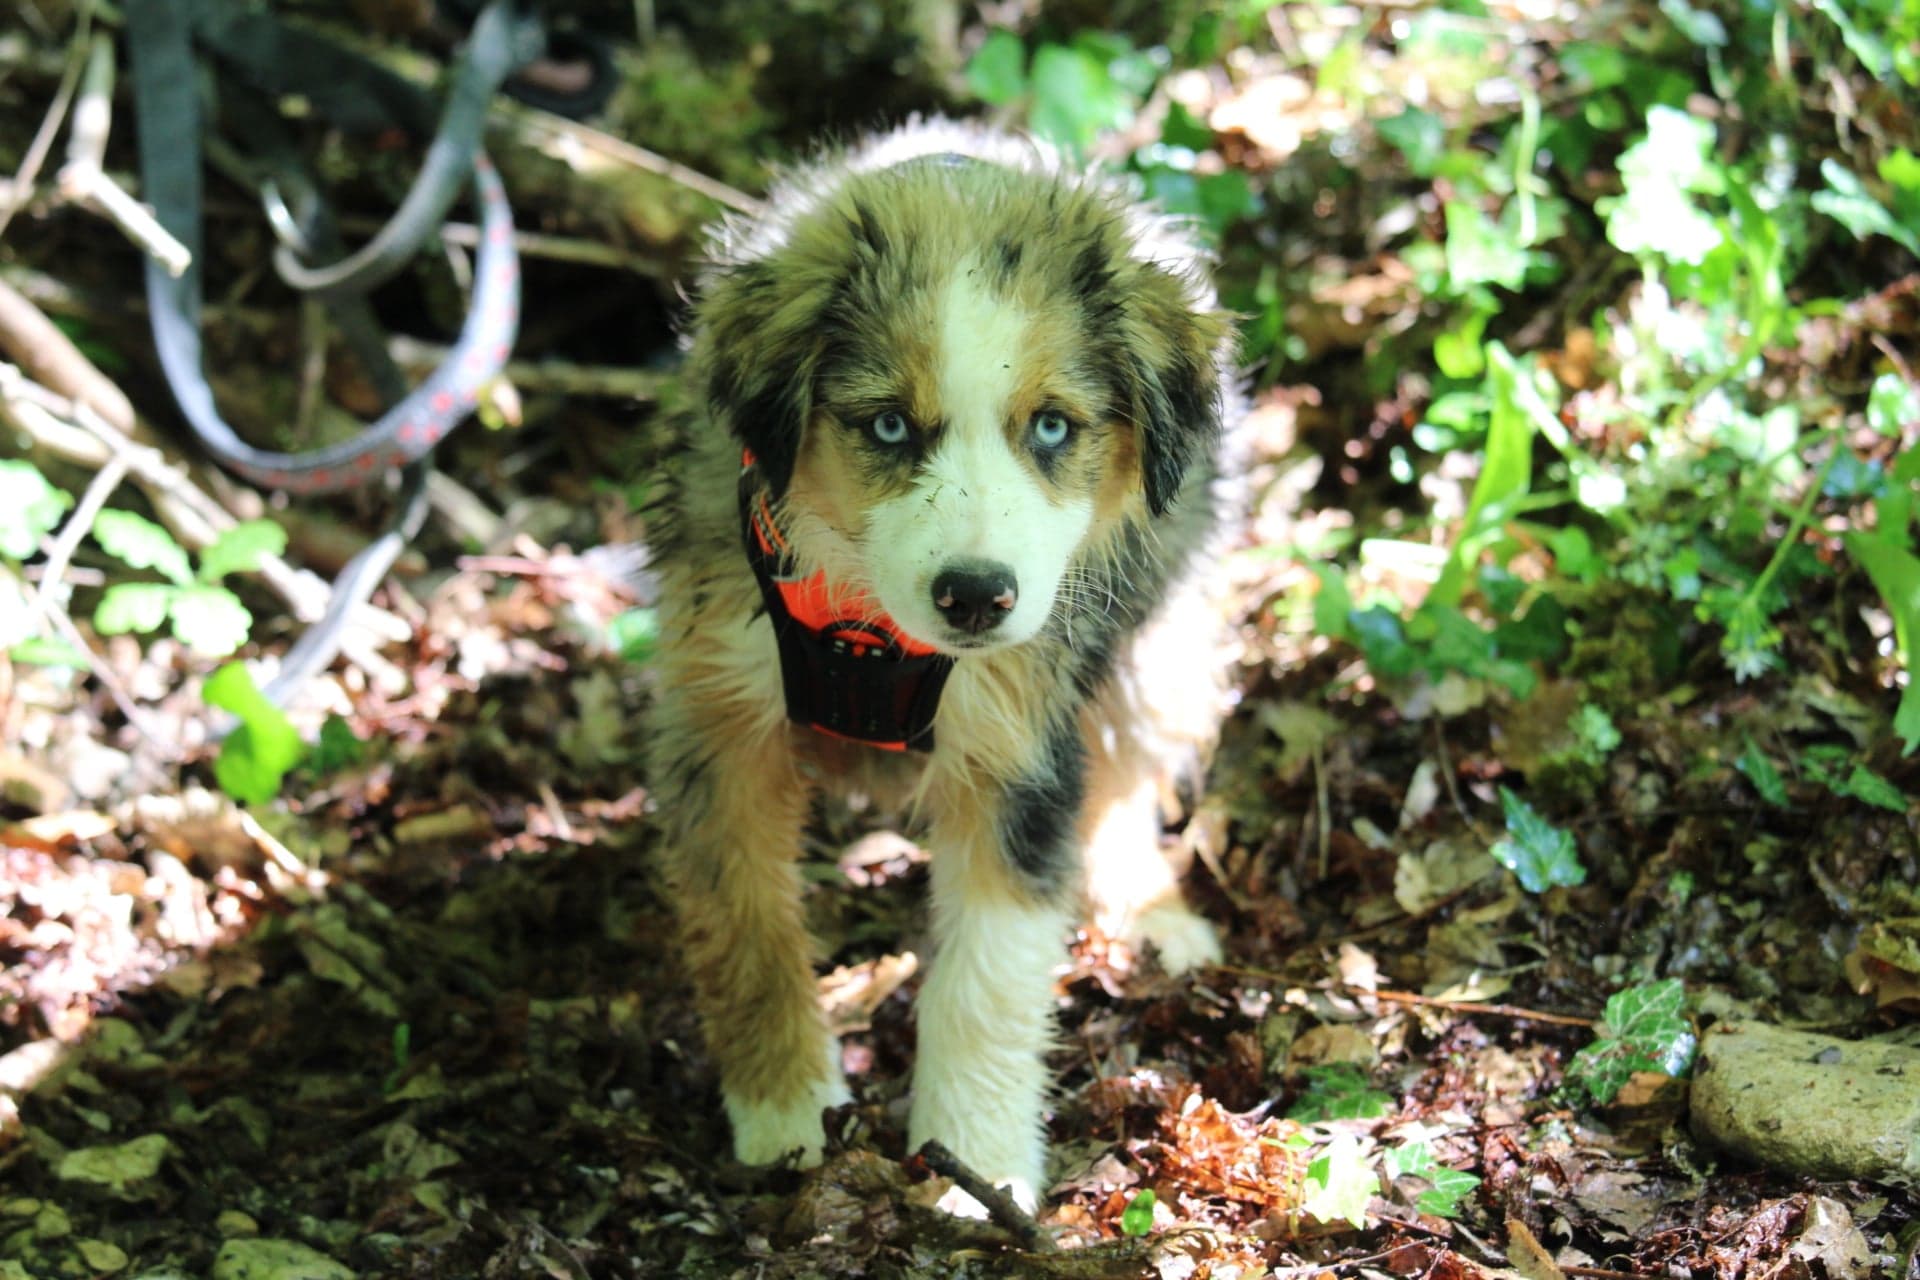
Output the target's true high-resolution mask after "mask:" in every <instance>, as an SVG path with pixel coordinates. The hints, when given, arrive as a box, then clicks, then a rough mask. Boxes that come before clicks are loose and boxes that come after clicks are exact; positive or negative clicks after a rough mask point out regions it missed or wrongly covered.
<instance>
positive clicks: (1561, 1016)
mask: <svg viewBox="0 0 1920 1280" xmlns="http://www.w3.org/2000/svg"><path fill="white" fill-rule="evenodd" d="M1350 990H1352V991H1354V992H1355V993H1356V994H1363V995H1369V996H1372V997H1373V998H1374V999H1376V1000H1387V1001H1391V1002H1392V1003H1394V1004H1417V1005H1422V1006H1425V1007H1428V1008H1433V1009H1451V1010H1453V1011H1454V1012H1455V1013H1486V1014H1492V1015H1493V1016H1495V1017H1498V1018H1525V1019H1526V1020H1527V1021H1529V1022H1550V1023H1552V1024H1553V1025H1555V1026H1558V1027H1586V1028H1588V1029H1591V1028H1592V1027H1593V1025H1594V1021H1593V1019H1592V1018H1576V1017H1574V1016H1573V1015H1571V1014H1566V1013H1542V1012H1541V1011H1540V1010H1538V1009H1526V1008H1522V1007H1521V1006H1519V1005H1517V1004H1482V1003H1480V1002H1479V1001H1477V1000H1442V999H1439V998H1437V997H1435V996H1421V995H1415V994H1414V993H1413V992H1411V991H1362V990H1361V989H1360V988H1358V987H1353V988H1350Z"/></svg>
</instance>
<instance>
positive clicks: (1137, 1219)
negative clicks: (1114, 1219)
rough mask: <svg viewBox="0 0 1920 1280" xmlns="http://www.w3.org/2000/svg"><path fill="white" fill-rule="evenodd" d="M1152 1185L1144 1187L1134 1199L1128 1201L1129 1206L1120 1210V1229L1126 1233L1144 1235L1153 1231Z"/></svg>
mask: <svg viewBox="0 0 1920 1280" xmlns="http://www.w3.org/2000/svg"><path fill="white" fill-rule="evenodd" d="M1153 1203H1154V1195H1153V1188H1152V1187H1142V1188H1141V1189H1140V1191H1139V1193H1138V1194H1136V1195H1135V1196H1134V1197H1133V1199H1131V1200H1129V1201H1127V1207H1126V1208H1125V1209H1122V1210H1121V1211H1120V1230H1121V1232H1122V1233H1123V1234H1125V1235H1130V1236H1144V1235H1150V1234H1152V1232H1153Z"/></svg>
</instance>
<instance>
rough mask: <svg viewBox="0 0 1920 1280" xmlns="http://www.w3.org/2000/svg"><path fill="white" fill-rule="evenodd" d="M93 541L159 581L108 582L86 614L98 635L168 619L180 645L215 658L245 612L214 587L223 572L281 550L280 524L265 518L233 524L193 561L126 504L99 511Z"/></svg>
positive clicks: (234, 643) (235, 634) (241, 626)
mask: <svg viewBox="0 0 1920 1280" xmlns="http://www.w3.org/2000/svg"><path fill="white" fill-rule="evenodd" d="M93 537H94V541H96V542H98V543H99V544H100V546H101V547H102V548H103V549H104V550H106V551H107V552H108V553H109V554H111V555H113V556H115V557H117V558H119V559H120V560H121V561H123V562H125V563H126V564H127V565H128V566H129V567H131V568H134V569H152V570H155V571H156V572H158V573H159V574H160V575H161V576H162V577H163V578H165V579H166V581H165V582H120V583H115V584H114V585H112V586H110V587H108V588H107V589H106V591H105V593H103V594H102V595H101V597H100V603H99V605H98V606H97V607H96V608H95V610H94V614H93V625H94V629H95V630H97V631H99V632H100V633H101V634H102V635H121V634H124V633H126V632H142V633H144V632H149V631H158V630H159V629H160V628H161V627H162V626H163V625H166V624H168V623H169V622H171V624H172V629H173V634H174V636H175V638H177V639H178V640H179V641H180V642H181V643H182V644H185V645H186V646H187V647H188V648H190V649H193V650H194V651H195V652H196V653H200V654H202V655H205V656H207V657H214V658H217V657H221V656H223V655H225V654H229V653H232V652H233V651H234V650H235V649H238V648H239V647H240V646H241V645H243V644H245V643H246V640H247V630H248V628H249V627H251V626H252V625H253V615H252V614H250V613H249V612H247V607H246V606H245V605H244V604H242V603H241V602H240V597H238V596H236V595H235V594H234V593H233V592H231V591H229V590H228V589H227V588H226V587H224V586H222V585H221V583H220V579H221V578H224V577H225V576H226V575H228V574H230V573H239V572H245V571H248V570H251V569H254V568H257V567H258V566H259V563H260V559H261V557H262V556H266V555H277V554H279V553H280V552H281V551H283V550H285V549H286V544H287V535H286V531H285V530H284V529H282V528H280V526H279V525H277V524H274V523H273V522H272V521H269V520H249V521H246V522H245V523H242V524H237V525H235V526H234V527H233V528H231V529H229V530H227V531H226V532H225V533H223V534H221V535H220V537H219V538H218V539H217V540H216V541H214V542H213V543H212V544H210V545H209V546H208V547H207V548H206V549H205V550H204V551H202V552H201V553H200V568H199V570H198V571H197V572H196V571H194V570H193V568H192V567H191V566H190V565H189V563H188V559H187V553H186V552H185V551H183V550H182V549H181V548H180V544H179V543H177V542H175V541H174V540H173V537H172V535H170V534H169V533H168V532H167V531H166V530H165V529H163V528H161V527H160V526H159V525H157V524H155V523H153V521H151V520H148V519H146V518H145V517H144V516H139V515H135V514H134V513H132V512H130V511H112V510H109V511H102V512H101V513H100V514H99V515H98V516H97V517H95V519H94V522H93Z"/></svg>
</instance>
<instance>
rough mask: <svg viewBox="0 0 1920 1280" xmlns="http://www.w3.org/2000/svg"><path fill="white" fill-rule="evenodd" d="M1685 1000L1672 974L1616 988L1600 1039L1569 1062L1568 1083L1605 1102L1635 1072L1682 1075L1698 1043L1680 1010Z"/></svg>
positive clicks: (1691, 1059) (1601, 1024) (1608, 1100)
mask: <svg viewBox="0 0 1920 1280" xmlns="http://www.w3.org/2000/svg"><path fill="white" fill-rule="evenodd" d="M1685 1003H1686V988H1685V987H1683V986H1682V985H1681V984H1680V981H1679V979H1677V978H1668V979H1665V980H1664V981H1661V982H1654V983H1649V984H1647V985H1645V986H1637V987H1628V988H1626V989H1625V990H1622V991H1619V992H1616V993H1615V994H1614V995H1613V996H1611V997H1610V998H1609V999H1608V1000H1607V1007H1606V1011H1605V1012H1604V1013H1603V1014H1602V1016H1601V1023H1600V1035H1599V1038H1598V1039H1596V1040H1595V1041H1594V1042H1593V1043H1592V1044H1590V1045H1588V1046H1587V1047H1586V1048H1584V1049H1582V1050H1580V1052H1579V1053H1577V1054H1575V1055H1574V1056H1573V1061H1572V1062H1571V1063H1570V1064H1568V1067H1567V1081H1568V1083H1569V1084H1571V1085H1574V1086H1575V1087H1577V1088H1579V1089H1582V1090H1584V1091H1585V1092H1586V1093H1587V1095H1588V1096H1590V1097H1591V1098H1592V1099H1593V1100H1594V1101H1595V1102H1598V1103H1601V1104H1602V1105H1604V1104H1606V1103H1609V1102H1612V1101H1613V1100H1614V1098H1615V1097H1617V1096H1618V1095H1619V1093H1620V1090H1621V1088H1623V1087H1624V1086H1625V1085H1626V1083H1627V1080H1628V1079H1629V1078H1630V1077H1631V1076H1633V1075H1634V1074H1635V1073H1636V1072H1642V1071H1657V1072H1659V1073H1661V1074H1663V1075H1668V1076H1673V1077H1675V1078H1678V1077H1680V1076H1684V1075H1685V1074H1686V1073H1687V1071H1688V1069H1689V1068H1691V1067H1692V1066H1693V1055H1694V1050H1695V1049H1696V1048H1698V1046H1699V1040H1698V1038H1697V1037H1696V1036H1695V1035H1694V1033H1693V1026H1692V1024H1691V1023H1689V1022H1688V1021H1687V1019H1686V1017H1685V1016H1684V1015H1683V1014H1682V1013H1681V1010H1682V1008H1683V1007H1684V1005H1685Z"/></svg>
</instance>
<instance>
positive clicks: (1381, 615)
mask: <svg viewBox="0 0 1920 1280" xmlns="http://www.w3.org/2000/svg"><path fill="white" fill-rule="evenodd" d="M1347 630H1348V631H1349V632H1350V633H1351V634H1352V636H1353V641H1354V643H1355V644H1357V645H1359V646H1360V653H1361V656H1363V657H1365V658H1366V660H1367V666H1369V667H1370V668H1372V669H1373V673H1374V674H1375V675H1377V676H1385V677H1387V678H1389V679H1392V678H1394V677H1398V676H1409V675H1412V674H1413V670H1414V668H1415V667H1417V666H1419V665H1420V654H1419V652H1418V651H1417V650H1415V649H1414V647H1413V646H1412V645H1410V644H1408V643H1407V633H1406V628H1405V627H1403V626H1401V624H1400V617H1399V615H1398V614H1396V613H1394V612H1393V610H1391V609H1388V608H1385V607H1384V606H1382V605H1377V604H1376V605H1370V606H1369V607H1367V608H1365V609H1355V610H1352V611H1351V612H1349V613H1348V614H1347Z"/></svg>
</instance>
